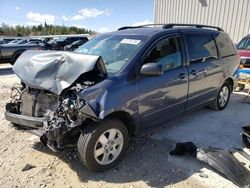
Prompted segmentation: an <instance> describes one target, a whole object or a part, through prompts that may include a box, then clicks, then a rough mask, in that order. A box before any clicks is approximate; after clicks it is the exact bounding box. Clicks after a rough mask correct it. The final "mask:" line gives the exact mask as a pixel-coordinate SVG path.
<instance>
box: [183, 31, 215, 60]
mask: <svg viewBox="0 0 250 188" xmlns="http://www.w3.org/2000/svg"><path fill="white" fill-rule="evenodd" d="M186 40H187V47H188V54H189V62H190V64H194V63H201V62H204V61H206V60H208V59H209V60H214V59H217V57H218V56H217V48H216V45H215V42H214V40H213V37H212V35H211V34H197V33H192V34H186Z"/></svg>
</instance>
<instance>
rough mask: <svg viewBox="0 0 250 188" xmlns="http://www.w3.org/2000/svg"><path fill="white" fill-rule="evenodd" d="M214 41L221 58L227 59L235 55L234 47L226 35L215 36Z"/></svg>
mask: <svg viewBox="0 0 250 188" xmlns="http://www.w3.org/2000/svg"><path fill="white" fill-rule="evenodd" d="M215 41H216V44H217V46H218V49H219V52H220V55H221V57H227V56H231V55H235V54H236V51H235V48H234V45H233V43H232V41H231V40H230V38H229V37H228V35H227V34H225V33H219V34H217V35H216V36H215Z"/></svg>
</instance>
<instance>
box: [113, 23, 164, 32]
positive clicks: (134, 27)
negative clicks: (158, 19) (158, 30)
mask: <svg viewBox="0 0 250 188" xmlns="http://www.w3.org/2000/svg"><path fill="white" fill-rule="evenodd" d="M165 25H166V24H145V25H138V26H124V27H121V28H119V29H117V30H118V31H120V30H126V29H137V28H142V27H149V26H165Z"/></svg>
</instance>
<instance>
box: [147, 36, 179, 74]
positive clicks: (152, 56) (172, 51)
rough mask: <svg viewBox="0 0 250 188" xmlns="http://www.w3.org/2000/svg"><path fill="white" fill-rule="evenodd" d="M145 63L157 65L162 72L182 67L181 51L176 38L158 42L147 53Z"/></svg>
mask: <svg viewBox="0 0 250 188" xmlns="http://www.w3.org/2000/svg"><path fill="white" fill-rule="evenodd" d="M146 63H159V64H161V65H162V67H163V70H164V72H165V71H168V70H172V69H176V68H178V67H181V66H182V59H181V51H180V46H179V43H178V37H172V38H164V39H162V40H160V41H159V42H158V43H157V44H156V45H155V47H154V48H153V49H152V50H151V51H150V52H149V55H148V57H147V58H146V59H145V61H144V64H146Z"/></svg>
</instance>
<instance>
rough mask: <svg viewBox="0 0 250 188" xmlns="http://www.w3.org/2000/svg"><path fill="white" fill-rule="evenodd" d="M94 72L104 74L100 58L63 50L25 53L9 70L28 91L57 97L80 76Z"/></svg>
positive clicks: (103, 66)
mask: <svg viewBox="0 0 250 188" xmlns="http://www.w3.org/2000/svg"><path fill="white" fill-rule="evenodd" d="M94 69H98V70H99V71H100V73H101V74H103V75H107V72H106V69H105V65H104V63H103V60H102V58H101V57H100V56H94V55H84V54H80V53H75V52H66V51H37V50H28V51H25V52H24V53H23V54H22V55H21V56H20V57H19V58H18V59H17V61H16V62H15V64H14V66H13V71H14V72H15V73H16V74H17V76H18V77H19V78H20V79H21V80H22V82H24V83H25V84H27V85H28V86H29V87H31V88H36V89H43V90H48V91H50V92H52V93H55V94H57V95H60V94H61V92H62V91H63V90H64V89H66V88H68V87H69V86H71V85H72V84H73V83H74V81H76V79H77V78H78V77H79V76H80V75H82V74H83V73H86V72H89V71H92V70H94Z"/></svg>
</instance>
